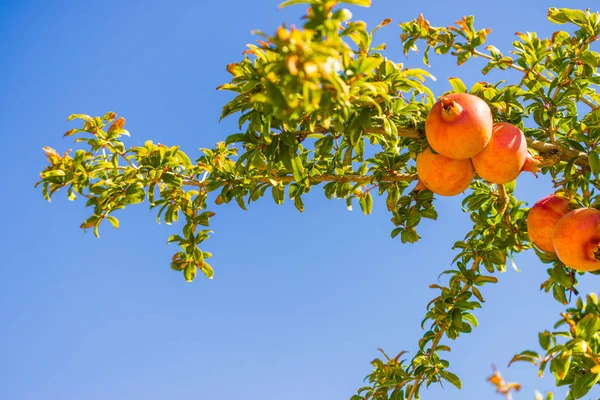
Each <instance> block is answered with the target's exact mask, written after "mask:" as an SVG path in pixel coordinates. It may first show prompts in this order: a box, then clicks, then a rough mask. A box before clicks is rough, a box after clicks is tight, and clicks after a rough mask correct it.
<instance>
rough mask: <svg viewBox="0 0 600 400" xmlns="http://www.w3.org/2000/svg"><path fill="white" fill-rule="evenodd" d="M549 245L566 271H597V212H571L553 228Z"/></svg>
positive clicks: (599, 242) (599, 250) (599, 218)
mask: <svg viewBox="0 0 600 400" xmlns="http://www.w3.org/2000/svg"><path fill="white" fill-rule="evenodd" d="M552 241H553V243H554V250H555V251H556V255H557V256H558V258H559V259H560V261H562V262H563V263H565V265H566V266H567V267H570V268H573V269H575V270H577V271H597V270H600V210H596V209H594V208H579V209H577V210H574V211H571V212H570V213H568V214H567V215H565V216H564V217H562V218H561V219H560V220H559V221H558V223H557V224H556V227H555V228H554V234H553V235H552Z"/></svg>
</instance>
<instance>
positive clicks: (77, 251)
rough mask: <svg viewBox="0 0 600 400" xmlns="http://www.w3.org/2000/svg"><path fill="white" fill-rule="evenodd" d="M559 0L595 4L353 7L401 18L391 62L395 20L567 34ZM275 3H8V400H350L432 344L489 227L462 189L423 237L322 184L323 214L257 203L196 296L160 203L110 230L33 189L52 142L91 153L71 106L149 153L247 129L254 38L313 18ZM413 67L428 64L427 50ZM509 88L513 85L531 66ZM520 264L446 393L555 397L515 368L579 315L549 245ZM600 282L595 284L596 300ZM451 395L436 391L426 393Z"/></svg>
mask: <svg viewBox="0 0 600 400" xmlns="http://www.w3.org/2000/svg"><path fill="white" fill-rule="evenodd" d="M561 4H562V5H563V6H564V5H568V6H570V7H581V8H585V7H588V6H589V5H590V3H589V2H585V1H579V0H577V1H575V0H571V1H563V2H562V3H560V4H557V3H550V2H548V1H547V0H538V1H522V0H521V1H517V0H507V1H504V2H502V3H496V4H492V3H490V2H484V1H460V0H457V1H452V2H447V1H437V0H430V1H427V2H422V1H421V2H420V1H411V2H399V1H397V0H374V5H373V7H372V8H371V9H364V8H353V9H352V10H353V12H354V15H355V17H357V18H359V19H363V20H365V21H367V22H368V23H369V24H370V25H371V26H374V25H375V24H377V23H378V22H380V21H381V20H382V19H384V18H386V17H391V18H393V20H394V24H393V25H390V26H389V27H388V28H387V29H384V30H383V31H380V32H381V34H380V35H379V38H380V39H382V40H384V41H386V42H387V43H388V48H389V51H388V56H390V57H392V58H394V59H397V60H403V59H404V58H403V56H402V55H401V51H400V46H399V39H398V36H399V34H400V29H399V27H398V26H397V23H398V22H400V21H403V20H408V19H412V18H414V17H416V16H418V14H419V13H421V12H423V13H424V14H425V16H426V18H428V19H429V20H430V21H431V22H432V23H434V24H439V25H447V24H449V23H452V22H453V21H455V20H456V19H459V18H460V17H461V16H462V15H468V14H474V15H476V23H477V25H478V26H480V27H490V28H491V29H492V35H491V36H490V38H489V40H490V43H494V44H495V45H496V46H497V47H499V48H500V49H504V50H506V49H508V47H509V44H510V43H511V42H512V40H513V39H514V36H513V34H514V32H517V31H531V30H535V31H539V32H540V33H542V34H544V35H548V34H550V33H551V31H552V29H554V28H555V27H554V26H553V25H551V24H550V23H549V22H547V20H546V9H547V8H548V7H549V6H561ZM276 5H277V2H276V1H275V0H260V1H241V0H237V1H233V0H231V1H216V2H213V1H192V0H178V1H173V2H170V3H166V2H162V1H155V0H148V1H146V2H133V1H115V0H107V1H88V0H77V1H54V2H42V1H29V0H19V1H9V0H4V1H0V37H1V38H2V46H1V48H2V57H1V58H0V148H2V150H3V155H2V157H3V158H2V159H3V174H2V183H3V187H2V189H1V194H2V195H1V196H0V209H1V210H2V223H1V225H0V243H1V248H2V259H1V261H0V263H1V268H0V399H6V400H26V399H27V400H30V399H36V400H37V399H44V400H46V399H60V400H80V399H85V400H96V399H97V400H101V399H102V400H104V399H144V400H158V399H178V400H183V399H195V400H196V399H224V400H229V399H232V400H233V399H247V400H255V399H256V400H258V399H260V400H281V399H285V400H305V399H318V400H321V399H323V400H334V399H335V400H337V399H339V400H344V399H348V398H349V397H350V396H351V395H352V394H353V393H354V392H355V390H356V389H357V388H358V387H360V386H361V383H362V379H363V378H364V377H365V375H366V374H368V373H369V372H370V370H371V369H370V365H369V361H370V360H371V359H372V358H374V357H376V356H378V352H377V351H376V349H377V348H378V347H382V348H384V349H385V350H386V351H388V352H389V353H396V352H399V351H400V350H408V351H410V352H414V351H415V349H416V342H417V339H418V338H419V337H420V336H421V335H422V333H423V332H422V331H421V330H420V327H419V323H420V321H421V319H422V317H423V315H424V313H425V304H426V303H427V302H428V301H429V300H430V299H431V298H432V297H433V296H435V295H436V293H435V291H433V290H431V289H428V285H429V284H430V283H433V282H434V281H435V280H436V279H437V276H438V274H439V273H440V271H442V270H444V269H447V268H448V266H449V262H450V260H451V259H452V257H453V254H454V253H453V252H452V250H451V249H450V248H451V245H452V243H453V242H454V241H455V240H456V239H458V238H460V237H462V236H463V235H464V233H465V232H467V231H468V229H469V225H468V224H469V221H468V217H467V215H465V214H463V213H462V212H461V210H460V201H461V196H458V197H456V198H451V199H441V200H439V201H438V202H437V205H438V211H439V214H440V218H439V220H438V221H437V222H432V221H427V222H424V223H423V224H422V226H421V230H420V233H421V235H422V236H423V240H422V241H421V242H420V243H418V244H416V245H402V244H401V243H400V241H399V240H392V239H390V236H389V234H390V231H391V229H392V225H391V223H390V221H389V218H390V215H389V214H388V213H387V212H386V211H385V207H384V205H383V203H382V201H380V200H378V201H377V202H376V206H375V209H374V212H373V214H372V215H371V216H369V217H365V216H364V215H362V214H361V213H360V212H359V211H354V212H348V211H347V210H346V207H345V203H344V202H342V201H327V200H325V198H324V196H323V195H322V191H321V190H319V189H315V190H313V191H312V192H311V194H310V195H309V196H307V199H306V200H305V203H306V211H305V212H304V214H300V213H298V212H296V210H295V208H294V207H293V205H292V204H290V203H289V202H286V203H285V204H284V205H283V206H275V205H274V204H273V203H272V202H271V201H270V199H268V198H266V199H265V201H263V202H260V203H258V204H254V205H252V206H251V207H250V210H249V211H247V212H244V211H241V210H239V209H238V208H236V206H235V205H229V206H224V207H216V209H215V211H216V212H217V216H216V217H215V218H214V219H213V228H214V230H215V234H214V235H213V237H212V238H211V239H210V241H208V242H206V250H209V251H212V252H213V253H214V254H215V257H214V259H213V262H212V264H213V266H214V267H215V271H216V277H215V279H214V280H212V281H209V280H206V279H203V278H202V277H199V279H197V280H196V281H195V282H194V283H193V284H186V283H185V281H184V280H183V278H182V276H181V274H179V273H175V272H173V271H171V270H170V269H169V260H170V257H171V254H172V252H173V251H174V248H172V247H168V246H167V245H166V244H165V241H166V238H167V237H168V236H169V235H170V234H171V233H173V232H174V231H175V230H176V229H177V228H176V227H175V228H174V227H168V226H165V225H160V226H159V225H156V223H155V221H154V216H153V213H152V212H150V211H148V208H147V205H140V206H137V207H133V208H131V209H129V210H127V211H126V212H122V213H121V214H120V217H121V228H120V229H119V230H118V231H114V230H113V229H112V228H111V227H108V226H107V227H105V228H104V229H103V230H102V232H101V234H102V238H101V239H100V240H96V239H95V238H94V237H93V235H92V234H91V232H88V233H87V234H84V233H83V232H82V231H81V230H80V229H79V228H78V226H79V224H80V222H81V221H82V220H83V219H84V218H85V217H86V215H87V212H88V210H87V209H85V208H84V205H83V203H82V202H75V203H71V202H69V201H67V200H66V199H65V198H64V196H60V195H59V196H57V197H56V198H55V200H53V202H52V203H51V204H48V203H46V202H45V201H44V200H43V199H42V196H41V193H40V192H39V191H38V190H36V189H34V188H33V183H34V182H35V181H36V180H37V178H38V172H39V171H40V170H41V169H43V168H44V166H45V157H44V155H43V153H42V151H41V148H42V147H43V146H46V145H50V146H53V147H56V148H57V149H58V150H59V151H60V152H62V151H64V150H66V149H67V148H69V147H70V146H71V142H70V141H69V140H68V139H61V136H62V134H63V133H64V132H65V131H66V130H67V129H70V128H72V127H74V126H75V125H73V124H68V123H67V121H66V117H67V116H68V115H69V114H71V113H88V114H93V115H96V114H103V113H105V112H107V111H109V110H114V111H116V112H117V113H119V114H120V115H123V116H125V117H126V118H127V121H128V123H127V126H128V129H129V130H130V131H131V133H132V135H133V136H132V139H131V141H130V142H129V143H130V144H133V145H135V144H138V143H143V142H144V141H145V140H147V139H152V140H154V141H155V142H156V141H160V142H162V143H166V144H181V145H182V146H183V149H184V150H186V151H187V152H188V153H189V154H190V155H192V156H196V155H197V154H198V151H197V149H198V148H199V147H209V146H212V145H213V144H214V143H215V142H216V141H219V140H223V139H224V138H225V137H226V135H227V134H228V133H232V132H234V131H235V130H236V128H235V122H236V121H235V118H233V119H231V120H227V121H224V122H222V123H220V124H219V123H218V116H219V113H220V107H221V105H223V104H224V103H225V102H226V101H227V99H228V98H229V95H228V94H227V93H223V92H217V91H215V87H216V86H218V85H219V84H221V83H224V82H225V81H226V80H227V79H228V77H229V76H228V74H227V72H226V71H225V65H226V64H227V63H230V62H235V61H237V60H239V59H240V58H241V52H242V51H243V50H244V45H245V44H246V43H248V42H251V41H253V40H254V38H253V37H252V36H251V35H250V30H252V29H257V28H258V29H262V30H265V31H267V32H272V31H273V30H274V29H275V28H276V26H277V25H278V24H280V23H282V22H284V21H296V20H297V17H298V16H300V15H301V13H303V12H304V7H293V8H290V9H287V10H283V11H282V10H278V9H277V8H276ZM406 62H407V64H408V65H411V66H420V56H417V55H412V56H411V57H410V58H409V59H408V60H407V61H406ZM481 66H482V64H481V63H480V62H478V61H475V62H470V63H468V64H467V65H466V66H465V67H463V68H460V69H459V68H457V67H456V66H455V62H454V60H453V59H450V58H448V59H440V58H434V59H433V60H432V72H433V74H434V75H436V76H437V77H438V82H437V83H435V84H434V86H433V87H434V89H435V90H436V91H437V93H438V94H439V93H441V92H442V91H443V90H447V89H449V85H448V83H447V81H446V78H447V77H448V76H461V77H463V79H464V80H465V81H466V82H467V83H468V84H469V86H470V84H472V83H473V82H475V81H477V80H481V79H482V78H481V76H480V75H479V73H478V71H479V68H480V67H481ZM512 74H513V75H512V78H514V77H515V75H514V72H513V73H512ZM496 77H498V78H500V79H509V80H510V79H511V72H506V73H502V74H500V75H497V76H496ZM550 192H551V185H550V183H549V181H548V180H546V179H537V180H536V179H534V178H533V177H532V176H529V175H528V176H523V177H521V178H519V181H518V187H517V193H518V195H519V197H520V198H522V199H525V200H526V201H529V202H530V204H532V202H534V201H535V200H537V199H539V198H541V197H543V196H545V195H547V194H548V193H550ZM517 263H518V265H519V267H520V268H521V270H522V272H521V273H517V272H515V271H513V270H509V271H508V272H507V273H505V274H503V275H501V276H500V281H501V282H500V284H498V285H496V286H493V287H485V288H484V290H483V294H484V296H485V297H486V299H487V303H486V304H485V308H484V309H483V310H480V311H478V312H477V317H478V318H479V320H480V327H479V328H477V329H476V330H475V331H474V332H473V333H472V334H471V335H469V336H467V337H463V338H460V339H459V340H457V341H456V342H453V343H449V344H450V346H451V347H452V348H453V352H452V353H451V354H450V355H449V359H450V361H451V363H452V370H453V371H454V372H456V373H457V374H459V375H460V376H461V377H462V378H463V382H464V389H463V390H462V391H461V392H459V391H458V390H456V389H453V388H449V389H448V390H447V391H446V392H444V394H443V397H444V399H446V400H458V399H461V400H462V399H484V398H490V399H491V398H499V396H497V395H495V394H494V392H493V388H492V387H491V386H490V385H489V384H488V383H487V382H486V381H485V379H486V377H488V376H489V375H490V373H491V368H490V365H491V364H492V363H495V364H497V365H498V366H499V367H501V368H502V372H503V373H504V374H505V375H506V376H507V378H508V379H509V380H518V381H520V382H522V383H523V384H524V388H523V391H522V392H521V393H520V394H519V395H517V397H516V399H533V391H534V390H535V389H536V388H540V389H548V388H550V387H552V377H551V376H550V375H547V376H546V377H544V378H543V379H537V377H536V372H535V370H534V367H533V366H528V365H517V366H513V367H511V368H510V369H507V368H506V367H505V366H506V364H507V362H508V361H509V359H510V358H511V356H512V355H513V354H514V353H515V352H518V351H520V350H523V349H526V348H536V349H537V346H536V343H537V332H538V331H541V330H543V329H545V328H549V327H551V325H552V324H553V323H554V322H555V321H556V320H557V319H558V318H559V316H558V313H559V312H560V310H561V309H562V308H561V306H560V305H559V304H557V303H556V302H555V301H554V300H553V299H551V297H550V296H548V295H545V294H543V293H542V292H540V291H539V290H538V288H539V285H540V283H541V282H542V281H543V280H545V279H546V273H545V266H543V265H542V264H541V263H540V262H539V261H537V259H536V258H535V256H534V255H533V254H523V255H520V256H519V257H517ZM597 283H598V278H597V277H595V276H589V277H586V279H585V280H584V282H583V284H582V285H581V291H582V292H583V293H587V292H589V291H592V290H594V289H595V288H596V287H595V286H594V285H597ZM558 393H564V390H563V391H558ZM593 395H594V393H591V394H590V397H589V398H592V397H593ZM440 396H441V392H440V391H439V389H431V390H430V391H429V392H428V393H426V394H424V396H423V398H425V399H435V398H440ZM596 397H598V396H597V393H596V396H595V397H593V398H596ZM559 398H560V397H559Z"/></svg>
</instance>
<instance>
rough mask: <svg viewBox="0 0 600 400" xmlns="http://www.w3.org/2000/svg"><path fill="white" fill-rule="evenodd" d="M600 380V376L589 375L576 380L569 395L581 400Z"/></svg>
mask: <svg viewBox="0 0 600 400" xmlns="http://www.w3.org/2000/svg"><path fill="white" fill-rule="evenodd" d="M599 379H600V375H596V374H591V373H590V374H587V375H584V376H582V377H580V378H577V379H575V381H574V382H573V384H572V385H571V391H570V392H569V394H570V395H571V396H573V398H575V399H580V398H582V397H583V396H585V395H586V394H587V393H588V392H589V391H590V390H591V389H592V387H594V385H595V384H596V383H597V382H598V380H599Z"/></svg>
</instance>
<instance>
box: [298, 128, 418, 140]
mask: <svg viewBox="0 0 600 400" xmlns="http://www.w3.org/2000/svg"><path fill="white" fill-rule="evenodd" d="M397 130H398V136H401V137H408V138H414V139H418V138H420V137H423V134H421V133H420V132H419V131H418V130H416V129H412V128H397ZM364 132H365V133H385V131H384V129H383V128H382V127H372V128H367V129H365V130H364ZM313 133H332V131H331V129H327V128H323V127H322V126H316V127H315V129H314V130H313V131H309V130H306V131H296V132H294V135H296V137H306V136H308V135H311V134H313Z"/></svg>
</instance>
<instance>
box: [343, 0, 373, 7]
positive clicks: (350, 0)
mask: <svg viewBox="0 0 600 400" xmlns="http://www.w3.org/2000/svg"><path fill="white" fill-rule="evenodd" d="M341 3H346V4H352V5H355V6H363V7H371V0H341Z"/></svg>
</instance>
